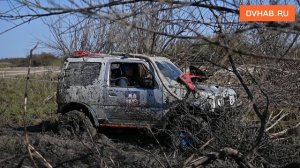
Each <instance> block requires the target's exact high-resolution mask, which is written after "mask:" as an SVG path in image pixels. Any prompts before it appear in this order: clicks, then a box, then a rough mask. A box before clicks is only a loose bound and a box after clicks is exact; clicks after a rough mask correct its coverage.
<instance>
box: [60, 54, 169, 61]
mask: <svg viewBox="0 0 300 168" xmlns="http://www.w3.org/2000/svg"><path fill="white" fill-rule="evenodd" d="M147 57H148V58H150V59H152V60H153V61H162V60H169V59H168V58H166V57H159V56H152V57H151V56H147ZM111 60H114V61H117V60H124V61H125V60H126V61H145V59H143V58H136V57H134V56H129V57H127V56H120V55H109V54H101V55H96V56H93V55H91V56H84V57H69V58H67V59H66V61H67V62H108V61H111Z"/></svg>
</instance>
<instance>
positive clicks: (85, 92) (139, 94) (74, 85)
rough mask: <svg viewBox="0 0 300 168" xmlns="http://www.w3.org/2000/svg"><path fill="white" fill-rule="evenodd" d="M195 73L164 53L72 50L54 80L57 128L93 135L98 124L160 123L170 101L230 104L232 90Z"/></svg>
mask: <svg viewBox="0 0 300 168" xmlns="http://www.w3.org/2000/svg"><path fill="white" fill-rule="evenodd" d="M195 77H198V76H193V75H190V74H188V73H183V72H182V71H181V70H180V69H179V68H178V67H177V66H176V65H174V64H173V63H172V62H171V61H170V60H169V59H167V58H164V57H149V56H145V55H137V54H121V53H120V54H113V55H112V54H110V55H109V54H95V53H89V52H75V54H74V55H73V56H72V57H69V58H67V59H66V60H65V63H64V65H63V68H62V71H61V74H60V77H59V82H58V91H57V104H58V112H59V113H61V114H62V118H64V120H61V121H63V123H61V124H60V131H67V132H68V131H69V133H74V134H76V133H80V134H83V133H84V132H85V131H84V130H88V131H87V132H88V133H89V134H90V135H92V136H93V135H94V134H95V133H96V131H95V127H99V126H105V127H148V126H158V127H159V126H163V125H164V121H165V119H166V114H167V113H168V112H169V111H170V108H171V106H172V104H174V102H175V101H178V100H182V99H189V101H188V102H189V105H190V106H196V107H199V108H201V109H202V110H208V111H214V110H216V109H218V108H224V107H229V108H231V107H234V106H235V104H236V93H235V91H234V90H232V89H228V88H224V87H218V86H205V85H196V84H194V83H193V82H192V81H193V80H192V79H193V78H195ZM74 121H76V122H77V124H76V123H75V122H74ZM86 128H88V129H86ZM70 130H72V131H70Z"/></svg>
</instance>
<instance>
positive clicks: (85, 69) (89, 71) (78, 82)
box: [64, 62, 101, 86]
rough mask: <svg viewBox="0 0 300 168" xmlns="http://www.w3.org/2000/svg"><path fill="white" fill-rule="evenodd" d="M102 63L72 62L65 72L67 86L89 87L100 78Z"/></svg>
mask: <svg viewBox="0 0 300 168" xmlns="http://www.w3.org/2000/svg"><path fill="white" fill-rule="evenodd" d="M100 68H101V63H99V62H70V63H69V65H68V67H67V69H66V70H65V75H64V83H65V84H66V85H67V86H87V85H91V84H93V82H94V81H95V80H96V79H97V78H98V77H99V74H100Z"/></svg>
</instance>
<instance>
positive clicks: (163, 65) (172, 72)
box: [155, 61, 182, 81]
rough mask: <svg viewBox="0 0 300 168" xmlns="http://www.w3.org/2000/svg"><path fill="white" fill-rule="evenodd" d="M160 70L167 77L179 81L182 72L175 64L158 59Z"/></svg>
mask: <svg viewBox="0 0 300 168" xmlns="http://www.w3.org/2000/svg"><path fill="white" fill-rule="evenodd" d="M155 63H156V65H157V67H158V69H159V70H160V72H161V73H162V74H163V75H164V76H165V77H166V78H169V79H171V80H173V81H177V78H178V77H179V75H180V74H182V72H181V70H180V69H179V68H178V67H176V66H175V65H174V64H172V63H170V62H167V61H160V62H158V61H156V62H155Z"/></svg>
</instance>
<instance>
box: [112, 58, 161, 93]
mask: <svg viewBox="0 0 300 168" xmlns="http://www.w3.org/2000/svg"><path fill="white" fill-rule="evenodd" d="M110 86H112V87H135V88H154V87H155V86H156V83H155V80H154V77H153V75H152V74H151V73H150V72H149V70H148V68H147V67H146V66H145V65H144V64H142V63H121V62H114V63H112V64H111V66H110Z"/></svg>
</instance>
